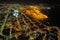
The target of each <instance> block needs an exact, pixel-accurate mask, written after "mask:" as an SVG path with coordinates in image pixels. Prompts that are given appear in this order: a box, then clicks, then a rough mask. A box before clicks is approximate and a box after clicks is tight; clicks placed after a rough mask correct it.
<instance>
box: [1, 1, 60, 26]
mask: <svg viewBox="0 0 60 40" xmlns="http://www.w3.org/2000/svg"><path fill="white" fill-rule="evenodd" d="M59 2H60V1H59V0H0V3H7V4H8V3H15V4H16V3H18V4H37V5H38V4H40V3H46V4H52V5H54V8H52V9H51V10H50V12H49V14H48V13H47V14H48V15H49V17H50V18H51V19H52V22H53V23H54V25H58V26H60V3H59Z"/></svg>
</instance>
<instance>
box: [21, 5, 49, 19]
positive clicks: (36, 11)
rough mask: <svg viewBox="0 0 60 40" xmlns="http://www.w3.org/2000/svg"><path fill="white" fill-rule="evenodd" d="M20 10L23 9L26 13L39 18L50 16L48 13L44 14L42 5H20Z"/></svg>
mask: <svg viewBox="0 0 60 40" xmlns="http://www.w3.org/2000/svg"><path fill="white" fill-rule="evenodd" d="M20 10H22V11H23V12H24V13H25V14H27V15H29V16H31V17H32V18H34V19H37V20H41V19H46V18H48V16H47V15H45V14H43V12H41V9H40V7H38V6H31V5H30V6H23V7H20Z"/></svg>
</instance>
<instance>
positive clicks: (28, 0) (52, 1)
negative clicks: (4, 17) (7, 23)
mask: <svg viewBox="0 0 60 40" xmlns="http://www.w3.org/2000/svg"><path fill="white" fill-rule="evenodd" d="M0 3H25V4H27V3H30V4H31V3H35V4H39V3H50V4H59V3H60V1H59V0H0Z"/></svg>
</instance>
